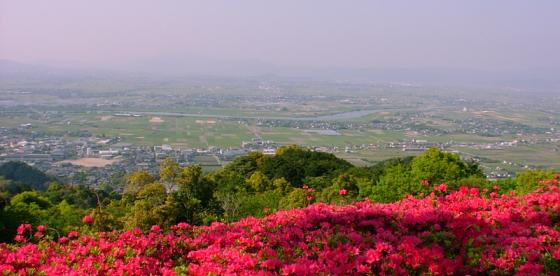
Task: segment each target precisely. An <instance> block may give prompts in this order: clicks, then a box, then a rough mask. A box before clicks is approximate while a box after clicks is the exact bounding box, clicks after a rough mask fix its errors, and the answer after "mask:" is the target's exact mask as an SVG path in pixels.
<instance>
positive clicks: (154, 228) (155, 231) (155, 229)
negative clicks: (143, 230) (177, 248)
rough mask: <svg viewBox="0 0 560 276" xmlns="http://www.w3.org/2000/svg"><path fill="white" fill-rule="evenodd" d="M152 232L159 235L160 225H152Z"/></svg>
mask: <svg viewBox="0 0 560 276" xmlns="http://www.w3.org/2000/svg"><path fill="white" fill-rule="evenodd" d="M150 231H152V232H154V233H157V232H159V231H161V227H159V225H152V228H150Z"/></svg>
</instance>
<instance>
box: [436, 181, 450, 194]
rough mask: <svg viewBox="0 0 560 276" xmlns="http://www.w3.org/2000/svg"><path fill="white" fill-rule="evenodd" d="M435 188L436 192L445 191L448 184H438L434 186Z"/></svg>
mask: <svg viewBox="0 0 560 276" xmlns="http://www.w3.org/2000/svg"><path fill="white" fill-rule="evenodd" d="M434 190H435V191H436V192H442V193H445V192H446V191H447V184H445V183H443V184H440V185H438V186H436V187H435V188H434Z"/></svg>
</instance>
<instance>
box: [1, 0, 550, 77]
mask: <svg viewBox="0 0 560 276" xmlns="http://www.w3.org/2000/svg"><path fill="white" fill-rule="evenodd" d="M559 14H560V1H558V0H535V1H530V0H526V1H517V0H493V1H489V0H468V1H467V0H465V1H449V0H441V1H435V0H422V1H412V0H411V1H399V0H388V1H374V0H370V1H361V0H353V1H342V0H341V1H328V0H317V1H304V0H282V1H263V0H247V1H236V0H222V1H218V0H216V1H213V0H209V1H185V0H165V1H155V0H151V1H148V0H95V1H84V0H52V1H40V0H37V1H30V0H12V1H9V0H0V58H1V59H11V60H16V61H23V62H47V63H48V62H51V63H57V62H60V63H69V64H71V63H76V64H88V65H91V66H97V67H103V68H119V69H134V68H138V67H139V66H140V67H141V66H142V65H146V64H150V62H154V61H160V60H166V62H168V61H169V60H171V61H173V60H175V61H179V62H180V61H189V60H197V61H198V62H204V61H206V60H212V61H236V62H237V61H247V62H262V63H266V64H274V65H279V66H300V67H302V66H303V67H346V68H353V67H354V68H358V67H378V68H379V67H411V68H418V67H452V68H472V69H484V70H520V69H521V70H526V69H535V68H540V69H547V70H554V69H558V68H560V66H559V64H560V54H559V53H558V49H560V16H559ZM194 64H196V62H194ZM154 68H155V67H154ZM154 70H155V69H154Z"/></svg>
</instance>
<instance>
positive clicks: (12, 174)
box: [0, 161, 53, 190]
mask: <svg viewBox="0 0 560 276" xmlns="http://www.w3.org/2000/svg"><path fill="white" fill-rule="evenodd" d="M0 178H4V179H5V180H10V181H11V182H12V183H13V185H20V186H27V189H34V190H45V189H46V188H47V183H48V182H49V181H52V180H53V178H51V177H49V176H48V175H46V174H45V173H44V172H42V171H40V170H38V169H36V168H34V167H32V166H29V165H27V164H26V163H24V162H17V161H16V162H13V161H11V162H6V163H4V164H2V165H0ZM20 188H22V187H20Z"/></svg>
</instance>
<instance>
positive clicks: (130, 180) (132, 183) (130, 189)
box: [123, 171, 155, 198]
mask: <svg viewBox="0 0 560 276" xmlns="http://www.w3.org/2000/svg"><path fill="white" fill-rule="evenodd" d="M154 181H155V179H154V177H153V176H152V175H151V174H150V173H148V172H146V171H136V172H133V173H131V174H129V175H128V176H127V177H126V185H125V187H124V191H123V195H125V196H128V197H132V198H134V197H136V195H137V194H138V192H140V190H142V188H144V186H146V185H148V184H150V183H153V182H154Z"/></svg>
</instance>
